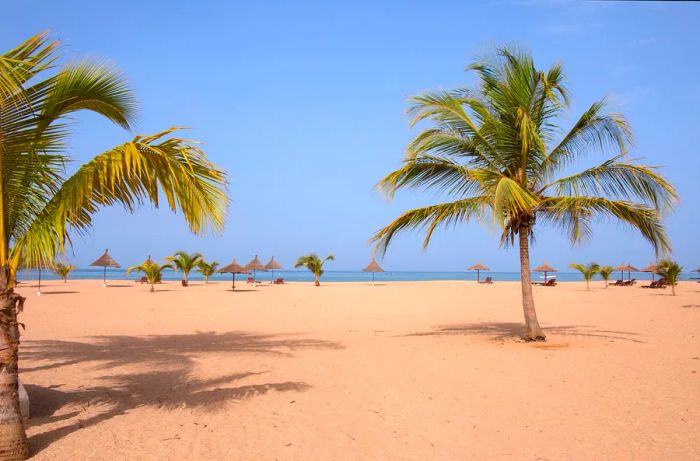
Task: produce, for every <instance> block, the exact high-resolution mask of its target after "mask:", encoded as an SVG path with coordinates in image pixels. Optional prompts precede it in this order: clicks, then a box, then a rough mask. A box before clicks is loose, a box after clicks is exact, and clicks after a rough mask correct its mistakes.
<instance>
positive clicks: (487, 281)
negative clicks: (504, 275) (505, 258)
mask: <svg viewBox="0 0 700 461" xmlns="http://www.w3.org/2000/svg"><path fill="white" fill-rule="evenodd" d="M479 283H482V284H484V283H486V284H489V285H491V284H492V283H493V279H492V278H491V277H486V278H485V279H484V280H482V281H480V282H479Z"/></svg>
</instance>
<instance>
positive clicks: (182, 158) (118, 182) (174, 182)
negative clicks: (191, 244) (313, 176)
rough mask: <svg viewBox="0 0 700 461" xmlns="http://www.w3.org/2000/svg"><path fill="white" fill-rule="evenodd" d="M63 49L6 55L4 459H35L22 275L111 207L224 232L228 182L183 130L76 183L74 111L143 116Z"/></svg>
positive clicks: (1, 339)
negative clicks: (22, 404)
mask: <svg viewBox="0 0 700 461" xmlns="http://www.w3.org/2000/svg"><path fill="white" fill-rule="evenodd" d="M59 50H60V48H59V43H58V41H50V40H48V39H47V36H46V34H39V35H36V36H34V37H32V38H30V39H29V40H27V41H25V42H24V43H22V44H20V45H19V46H18V47H16V48H14V49H12V50H10V51H8V52H6V53H4V54H1V55H0V153H2V155H0V313H1V314H2V315H0V318H2V320H1V321H0V333H2V334H0V349H2V350H4V351H6V353H4V354H2V356H1V357H0V396H1V397H0V407H1V408H3V410H2V411H0V427H1V428H2V430H0V452H1V453H3V455H2V456H3V459H23V458H26V456H27V443H26V436H25V433H24V428H23V425H22V421H21V418H20V416H19V401H18V400H17V380H16V372H17V344H18V343H19V330H18V329H17V325H18V321H17V312H18V310H19V307H20V306H21V303H22V302H23V299H22V298H21V297H20V296H19V295H18V294H16V293H14V291H13V285H14V280H15V273H16V271H17V267H18V266H19V265H20V264H21V265H23V266H30V267H34V266H41V265H46V264H49V263H50V262H52V261H54V260H55V258H56V256H57V255H59V254H61V253H62V252H63V251H64V248H65V246H66V245H67V244H70V234H71V233H78V234H84V233H86V232H87V231H89V229H90V228H91V225H92V219H91V217H92V215H93V214H94V213H95V212H97V211H98V210H99V209H101V208H102V207H104V206H109V205H116V204H120V205H122V206H123V207H124V208H125V209H126V210H127V211H130V212H133V211H135V210H136V209H137V208H139V207H140V206H141V205H142V204H144V203H148V202H150V203H152V204H154V205H155V206H158V205H159V204H160V203H161V201H163V200H164V201H165V203H166V204H167V206H168V208H170V209H171V210H173V211H176V210H180V211H182V213H183V215H184V217H185V220H186V221H187V223H188V224H189V227H190V230H192V231H193V232H195V233H204V232H205V231H207V230H209V229H212V230H214V231H220V230H221V229H222V228H223V224H224V218H225V210H226V204H227V194H226V190H225V185H226V175H225V173H224V172H223V171H222V170H221V169H220V168H218V167H217V166H215V165H213V164H212V163H211V162H210V161H209V160H208V159H207V157H206V155H205V154H204V152H203V151H202V150H200V149H199V148H198V147H197V145H196V142H194V141H189V140H186V139H181V138H178V137H175V136H174V134H175V132H176V130H177V129H176V128H171V129H169V130H166V131H163V132H160V133H157V134H154V135H151V136H136V137H134V138H133V140H131V141H129V142H126V143H124V144H122V145H119V146H116V147H113V148H111V149H109V150H107V151H105V152H103V153H101V154H99V155H97V156H96V157H94V158H93V159H92V160H90V161H88V162H87V163H86V164H84V165H82V166H80V167H79V168H78V169H77V170H76V171H75V172H74V173H73V174H72V175H70V176H67V175H66V171H65V169H64V165H65V164H67V163H68V162H69V161H70V160H71V157H70V155H69V149H68V145H67V141H68V137H69V135H70V126H71V125H70V122H71V121H73V120H74V118H73V117H72V115H73V113H75V112H78V111H91V112H94V113H96V114H98V115H101V116H103V117H105V118H106V119H107V120H109V121H111V122H113V123H115V124H117V125H119V126H121V127H123V128H125V129H129V128H130V127H131V123H132V120H133V119H134V116H135V113H136V104H135V99H134V96H133V93H132V91H131V90H130V88H129V86H128V85H127V83H126V81H125V79H124V77H123V75H122V74H121V73H119V72H118V71H116V70H115V69H113V68H110V67H108V66H105V65H101V64H95V63H93V62H90V61H79V62H74V63H72V64H68V65H64V66H58V65H57V60H58V59H59V58H60V55H59Z"/></svg>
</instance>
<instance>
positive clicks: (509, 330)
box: [405, 322, 644, 343]
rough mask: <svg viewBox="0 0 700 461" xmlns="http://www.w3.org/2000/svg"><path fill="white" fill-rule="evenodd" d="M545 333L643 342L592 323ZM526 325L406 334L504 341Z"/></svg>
mask: <svg viewBox="0 0 700 461" xmlns="http://www.w3.org/2000/svg"><path fill="white" fill-rule="evenodd" d="M543 329H544V332H545V334H552V335H560V336H578V337H588V338H594V339H606V340H622V341H631V342H635V343H643V342H644V341H641V340H639V339H635V338H633V336H636V335H637V333H632V332H628V331H614V330H599V329H596V328H595V327H594V326H592V325H558V326H543ZM524 333H525V327H524V325H523V324H522V323H515V322H483V323H467V324H455V325H440V326H436V327H435V329H433V330H432V331H425V332H416V333H410V334H408V335H405V336H447V335H475V336H486V337H488V338H489V339H491V340H493V341H498V342H502V341H504V340H507V339H511V340H512V339H519V338H522V337H523V336H524Z"/></svg>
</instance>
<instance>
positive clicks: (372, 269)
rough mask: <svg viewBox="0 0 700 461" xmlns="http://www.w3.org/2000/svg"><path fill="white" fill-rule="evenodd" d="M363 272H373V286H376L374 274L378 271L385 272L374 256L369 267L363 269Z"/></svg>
mask: <svg viewBox="0 0 700 461" xmlns="http://www.w3.org/2000/svg"><path fill="white" fill-rule="evenodd" d="M362 272H371V273H372V286H374V274H375V273H376V272H384V269H382V268H381V267H379V264H377V261H376V260H375V259H374V258H372V261H371V262H370V263H369V264H368V265H367V267H365V268H364V269H362Z"/></svg>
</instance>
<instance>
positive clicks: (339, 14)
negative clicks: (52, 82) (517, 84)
mask: <svg viewBox="0 0 700 461" xmlns="http://www.w3.org/2000/svg"><path fill="white" fill-rule="evenodd" d="M335 3H336V2H275V1H269V2H245V3H239V2H206V6H205V4H204V2H202V3H201V4H200V3H198V2H172V1H143V0H142V1H139V2H133V1H120V2H118V3H117V2H113V3H111V4H110V3H108V2H94V1H84V2H79V1H62V2H46V1H31V0H27V1H24V2H14V3H12V4H10V5H6V6H5V13H6V14H5V16H6V17H9V18H12V21H5V24H4V25H3V28H2V30H0V45H2V47H3V49H8V48H9V47H11V46H14V45H16V44H17V43H19V42H20V41H21V40H23V39H25V38H26V37H28V36H30V35H31V34H33V33H36V32H39V31H42V30H46V29H50V30H51V31H52V33H53V35H54V36H55V37H58V38H60V39H61V40H62V41H63V46H64V51H65V55H66V60H71V59H79V58H84V57H91V58H94V59H100V60H107V61H109V62H112V63H114V64H116V65H117V66H118V67H119V68H121V69H122V70H123V71H124V72H125V73H126V75H127V76H128V78H129V80H130V83H131V85H132V86H133V88H134V89H135V91H136V93H137V97H138V99H139V102H140V111H139V121H138V125H137V126H136V129H135V132H136V133H153V132H156V131H159V130H161V129H164V128H167V127H170V126H173V125H186V126H190V127H192V128H193V129H192V130H191V131H189V132H188V133H187V136H188V137H191V138H194V139H198V140H201V141H203V142H204V143H205V144H204V149H205V150H206V152H207V153H208V155H209V157H210V158H211V160H212V161H214V162H215V163H217V164H219V165H221V166H222V167H224V168H225V169H226V170H228V172H229V173H230V175H231V184H230V194H231V197H232V203H231V206H230V210H229V218H228V223H227V226H226V230H225V232H224V234H223V235H220V236H217V237H207V238H200V237H197V236H193V235H191V234H189V233H188V231H187V227H186V225H185V223H184V220H183V219H182V217H181V216H176V215H173V214H172V213H171V212H170V211H168V210H162V209H161V210H154V209H152V208H151V207H146V208H144V209H142V210H141V211H139V212H137V213H136V214H134V215H128V214H127V213H126V212H124V211H123V210H121V209H119V208H113V209H105V210H104V211H102V212H100V213H99V214H98V215H97V216H96V217H95V227H94V231H93V232H92V234H91V235H89V236H88V237H86V238H82V239H77V240H76V244H75V248H74V254H72V255H70V257H69V259H70V260H71V261H73V262H74V263H76V264H78V265H79V266H84V265H86V264H87V263H89V262H90V261H91V260H92V259H94V258H95V257H96V256H97V255H99V254H100V253H101V251H102V250H103V249H104V248H107V247H109V248H110V253H112V254H113V255H114V256H115V257H116V258H117V259H118V260H120V261H121V262H122V263H123V264H131V263H135V262H139V261H141V260H142V259H144V258H145V257H146V256H147V255H149V254H152V255H153V256H154V257H162V256H165V255H167V254H170V253H171V252H173V251H175V250H177V249H184V250H188V251H195V250H196V251H202V252H203V253H204V254H205V255H206V256H207V257H211V258H215V259H217V260H219V261H223V262H228V261H229V260H230V259H231V258H232V257H236V258H237V259H238V260H239V261H247V260H249V259H250V258H251V257H252V256H253V255H254V254H256V253H258V254H260V256H261V259H268V258H269V256H270V255H275V256H276V258H277V259H278V260H280V261H281V262H282V264H283V265H285V266H286V267H290V266H291V265H292V264H293V261H294V259H295V258H296V257H297V256H299V255H301V254H305V253H307V252H310V251H315V252H318V253H320V254H322V255H325V254H328V253H334V254H335V256H336V259H337V261H336V262H334V263H329V269H359V268H361V267H363V266H364V265H365V264H366V262H367V260H368V258H369V256H370V253H371V247H370V246H369V244H368V239H369V237H370V236H371V235H372V234H373V232H374V231H375V230H377V229H378V228H380V227H382V226H383V225H385V224H386V223H388V222H389V221H390V220H391V219H393V218H394V217H395V216H396V215H398V214H399V213H400V212H402V211H404V210H406V209H408V208H411V207H416V206H420V205H425V204H429V203H432V202H434V201H435V199H436V198H435V197H433V196H431V195H430V194H427V193H424V192H404V193H400V194H399V195H398V196H397V198H396V199H395V200H394V201H393V202H388V201H387V200H385V199H384V198H382V197H381V196H380V195H379V194H378V193H377V192H376V191H375V190H374V189H373V186H374V184H375V183H376V182H377V180H378V179H380V178H381V177H382V176H383V175H384V174H386V173H387V172H389V171H391V170H392V169H394V168H396V167H398V166H399V164H400V161H401V158H402V153H403V149H404V147H405V145H406V143H407V142H408V140H409V139H410V138H411V136H412V134H414V131H413V130H410V129H409V127H408V123H407V119H406V116H405V114H404V113H405V109H406V106H407V103H406V100H407V97H409V96H410V95H413V94H416V93H418V92H420V91H421V90H425V89H430V88H438V87H453V86H457V85H468V84H470V83H473V82H474V77H473V76H472V75H469V74H467V73H465V72H464V71H463V69H464V67H465V65H467V64H468V63H469V62H470V60H471V59H472V58H473V57H474V56H475V55H477V54H480V53H483V52H487V51H489V50H490V49H492V48H493V46H494V45H497V44H518V45H520V46H522V47H524V48H527V49H529V50H532V52H533V53H534V56H535V58H536V61H537V63H538V66H540V67H546V66H549V65H550V64H552V63H553V62H555V61H561V62H563V64H564V66H565V70H566V73H567V75H568V86H569V89H570V91H571V93H572V95H573V104H572V107H571V110H570V112H569V113H568V114H567V116H566V117H565V118H564V119H563V120H562V124H563V125H564V126H566V127H568V126H570V124H571V123H573V121H574V120H575V119H576V117H577V116H578V115H579V114H580V113H581V112H582V111H583V110H584V109H585V108H586V107H587V106H588V105H590V104H591V103H592V102H594V101H596V100H598V99H600V98H602V97H608V98H609V101H610V104H611V110H612V111H616V112H622V113H624V114H625V115H626V116H627V118H628V119H629V121H630V122H631V124H632V127H633V129H634V133H635V141H636V142H635V146H634V148H633V149H632V151H631V155H632V156H633V157H639V158H643V159H644V161H645V162H646V163H648V164H654V165H662V166H663V169H662V172H663V173H664V174H665V175H667V177H668V178H670V180H671V181H672V182H673V183H674V184H675V185H676V186H677V188H678V191H679V193H680V196H681V199H682V203H681V205H680V207H679V208H678V209H677V211H676V212H675V213H674V214H673V215H672V216H670V217H669V218H668V219H667V225H668V230H669V233H670V235H671V238H672V241H673V245H674V256H675V257H676V258H677V259H678V260H679V261H680V262H681V263H682V264H683V265H685V266H686V267H687V268H689V269H690V268H694V267H696V266H698V265H700V245H699V244H698V238H699V237H698V236H699V235H700V218H699V216H700V202H699V201H698V199H699V198H700V196H699V193H698V191H699V190H700V188H698V185H697V182H696V181H697V177H698V172H700V154H699V153H698V149H699V148H698V145H697V142H696V141H695V133H696V131H697V130H698V129H699V127H700V110H698V108H699V107H700V79H699V78H698V75H700V53H698V52H697V46H698V43H700V29H699V28H698V27H697V24H699V23H700V4H695V3H655V2H639V3H638V2H583V3H582V2H568V1H561V2H558V1H544V0H540V1H537V0H533V1H512V2H507V1H490V2H489V1H485V2H461V1H455V2H448V1H431V2H427V1H426V2H381V1H372V2H361V1H354V2H344V3H343V4H335ZM28 12H31V13H30V14H28ZM133 134H134V133H128V132H124V131H123V130H121V129H118V128H116V127H114V126H111V125H109V124H108V123H107V122H105V121H104V120H102V119H100V118H98V117H96V116H92V115H81V116H79V117H78V118H77V124H76V129H75V135H74V136H73V138H72V144H71V153H72V155H73V156H74V158H75V159H76V160H77V161H85V160H87V159H89V158H90V157H91V156H93V155H95V154H97V153H100V152H101V151H103V150H106V149H107V148H109V147H111V146H113V145H116V144H119V143H121V142H124V141H125V140H127V139H130V137H131V136H133ZM601 159H602V157H595V158H590V159H587V160H586V161H584V163H582V166H587V165H588V164H590V162H598V161H600V160H601ZM421 241H422V236H421V235H419V234H406V235H403V236H401V237H399V238H398V239H397V240H396V242H395V243H394V244H393V245H392V247H391V248H390V249H389V252H388V254H387V256H386V257H385V259H384V262H383V265H384V266H385V268H386V269H389V270H391V269H393V270H462V269H464V268H465V267H466V266H467V265H469V264H471V263H473V262H475V261H481V262H483V263H485V264H488V265H490V266H491V268H492V269H495V270H503V271H509V270H516V269H517V268H518V260H517V252H515V251H513V250H503V249H501V248H499V245H498V232H497V231H495V230H493V229H489V228H485V227H483V226H482V225H480V224H469V225H464V226H461V227H459V228H456V229H450V230H445V231H440V232H437V233H436V234H435V235H434V237H433V240H432V243H431V246H430V248H429V249H428V251H425V252H424V251H423V250H422V246H421ZM531 255H532V259H533V263H539V262H541V261H543V260H546V261H548V262H550V263H551V264H552V265H554V266H559V267H560V268H561V267H564V266H565V265H567V264H568V263H570V262H573V261H577V262H586V261H592V260H595V261H598V262H600V263H611V264H616V263H619V262H621V261H629V262H631V263H632V264H638V265H645V264H646V263H648V262H650V261H651V260H653V258H654V254H653V251H652V249H651V248H650V247H649V245H648V244H646V243H645V242H644V241H643V240H642V239H641V238H640V237H638V236H637V235H635V234H634V233H633V232H632V231H630V230H628V229H627V228H626V227H622V226H619V225H616V224H614V223H607V224H606V223H601V224H600V225H597V226H596V227H595V234H594V237H593V239H592V240H591V241H589V242H587V243H586V244H584V245H582V246H577V247H575V248H571V246H570V245H569V243H568V241H567V240H566V239H565V238H564V237H563V236H562V235H560V234H559V232H558V231H557V230H555V229H548V228H546V227H539V228H538V229H537V243H536V245H535V247H534V248H533V249H532V251H531Z"/></svg>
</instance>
